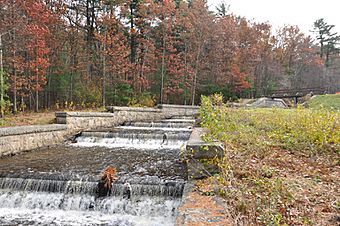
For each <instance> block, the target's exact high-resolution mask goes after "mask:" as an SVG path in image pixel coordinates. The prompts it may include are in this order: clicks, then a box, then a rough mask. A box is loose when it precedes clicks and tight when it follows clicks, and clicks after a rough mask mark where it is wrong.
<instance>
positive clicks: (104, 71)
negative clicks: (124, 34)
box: [102, 43, 106, 107]
mask: <svg viewBox="0 0 340 226" xmlns="http://www.w3.org/2000/svg"><path fill="white" fill-rule="evenodd" d="M103 45H104V46H103V48H104V51H103V87H102V96H103V97H102V98H103V107H105V106H106V55H105V52H106V45H105V43H104V44H103Z"/></svg>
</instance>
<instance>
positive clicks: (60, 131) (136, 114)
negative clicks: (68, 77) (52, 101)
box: [0, 105, 198, 156]
mask: <svg viewBox="0 0 340 226" xmlns="http://www.w3.org/2000/svg"><path fill="white" fill-rule="evenodd" d="M108 110H109V111H110V112H56V114H55V115H56V120H57V124H54V125H33V126H18V127H8V128H0V156H2V155H10V154H16V153H19V152H21V151H26V150H31V149H34V148H38V147H42V146H49V145H53V144H57V143H61V142H63V141H64V140H65V139H67V138H68V137H70V136H72V135H74V134H76V133H77V132H79V131H82V130H87V129H96V128H105V127H114V126H118V125H121V124H123V123H124V122H131V121H158V120H161V119H163V118H171V117H174V116H192V115H196V114H198V107H195V106H194V107H193V106H181V105H160V106H159V108H130V107H108Z"/></svg>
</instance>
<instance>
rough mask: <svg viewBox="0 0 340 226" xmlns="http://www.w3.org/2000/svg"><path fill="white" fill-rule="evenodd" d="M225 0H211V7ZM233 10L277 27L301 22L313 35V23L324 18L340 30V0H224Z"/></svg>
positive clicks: (209, 3)
mask: <svg viewBox="0 0 340 226" xmlns="http://www.w3.org/2000/svg"><path fill="white" fill-rule="evenodd" d="M221 1H222V0H208V5H209V6H210V8H211V9H212V10H214V9H215V6H216V5H218V4H219V3H220V2H221ZM224 2H225V3H226V5H230V12H232V13H233V14H235V15H239V16H244V17H246V18H247V19H248V20H251V19H254V21H256V22H266V21H268V22H269V23H270V24H271V25H273V27H274V28H278V27H282V26H284V25H298V26H299V28H300V29H301V30H302V31H303V32H304V33H306V34H307V35H312V33H310V32H309V31H310V30H312V27H313V23H314V21H316V20H317V19H320V18H324V20H325V22H327V23H328V24H331V25H335V28H333V29H334V31H337V32H338V33H340V0H224Z"/></svg>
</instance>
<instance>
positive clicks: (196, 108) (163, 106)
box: [157, 104, 200, 110]
mask: <svg viewBox="0 0 340 226" xmlns="http://www.w3.org/2000/svg"><path fill="white" fill-rule="evenodd" d="M157 107H158V108H160V109H166V108H179V109H191V110H192V109H195V110H198V109H200V107H199V106H192V105H175V104H158V105H157Z"/></svg>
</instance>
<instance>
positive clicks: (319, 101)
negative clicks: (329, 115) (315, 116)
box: [308, 94, 340, 110]
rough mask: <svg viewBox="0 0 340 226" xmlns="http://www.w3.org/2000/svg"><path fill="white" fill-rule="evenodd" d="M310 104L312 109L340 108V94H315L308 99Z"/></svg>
mask: <svg viewBox="0 0 340 226" xmlns="http://www.w3.org/2000/svg"><path fill="white" fill-rule="evenodd" d="M308 106H309V107H310V108H311V109H322V108H326V109H331V110H340V94H329V95H319V96H315V97H314V98H312V99H311V100H309V101H308Z"/></svg>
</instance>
